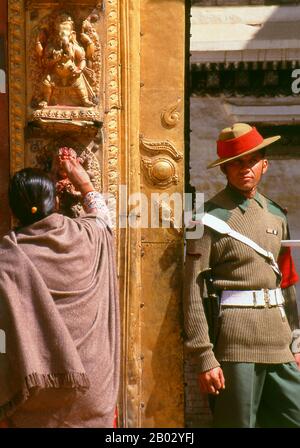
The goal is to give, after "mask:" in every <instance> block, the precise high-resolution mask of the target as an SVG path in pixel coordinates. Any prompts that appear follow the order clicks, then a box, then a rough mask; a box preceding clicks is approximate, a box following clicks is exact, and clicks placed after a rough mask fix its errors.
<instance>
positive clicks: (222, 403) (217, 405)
mask: <svg viewBox="0 0 300 448" xmlns="http://www.w3.org/2000/svg"><path fill="white" fill-rule="evenodd" d="M221 367H222V369H223V373H224V377H225V386H226V387H225V389H224V390H222V391H221V392H220V395H218V396H216V397H213V398H214V400H213V404H212V408H213V426H214V427H215V428H255V427H260V428H300V371H299V370H298V367H297V364H296V363H293V362H291V363H286V364H254V363H234V362H222V363H221Z"/></svg>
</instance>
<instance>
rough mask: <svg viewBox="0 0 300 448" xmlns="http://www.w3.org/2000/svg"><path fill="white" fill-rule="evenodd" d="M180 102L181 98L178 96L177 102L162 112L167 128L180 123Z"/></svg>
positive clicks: (163, 123) (162, 119)
mask: <svg viewBox="0 0 300 448" xmlns="http://www.w3.org/2000/svg"><path fill="white" fill-rule="evenodd" d="M180 103H181V99H180V98H178V100H177V102H176V103H175V104H172V105H171V106H170V107H168V108H167V109H165V110H164V111H163V112H162V113H161V122H162V125H163V126H164V127H165V128H174V127H175V126H176V125H177V124H178V123H179V121H180V118H181V112H179V111H178V110H177V108H178V106H179V104H180Z"/></svg>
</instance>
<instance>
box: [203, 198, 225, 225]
mask: <svg viewBox="0 0 300 448" xmlns="http://www.w3.org/2000/svg"><path fill="white" fill-rule="evenodd" d="M204 211H205V213H209V214H210V215H212V216H215V217H216V218H219V219H222V221H225V222H227V221H228V220H229V218H230V215H231V213H230V211H229V210H227V208H223V207H221V206H220V205H219V204H215V203H214V202H212V201H207V202H205V204H204Z"/></svg>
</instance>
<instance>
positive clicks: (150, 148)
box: [141, 136, 182, 161]
mask: <svg viewBox="0 0 300 448" xmlns="http://www.w3.org/2000/svg"><path fill="white" fill-rule="evenodd" d="M141 148H142V149H144V150H145V151H147V152H150V153H152V154H168V155H169V156H171V157H172V159H174V160H176V161H177V160H180V159H182V155H181V154H180V153H179V152H178V151H177V149H176V148H175V146H174V145H173V143H171V142H169V140H163V141H161V140H152V139H149V138H144V137H143V136H141Z"/></svg>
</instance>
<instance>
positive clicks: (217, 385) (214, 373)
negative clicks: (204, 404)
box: [199, 367, 225, 395]
mask: <svg viewBox="0 0 300 448" xmlns="http://www.w3.org/2000/svg"><path fill="white" fill-rule="evenodd" d="M199 385H200V390H201V392H203V393H204V394H213V395H219V393H220V390H221V389H225V378H224V375H223V370H222V369H221V367H215V368H214V369H211V370H208V371H207V372H202V373H200V374H199Z"/></svg>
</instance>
